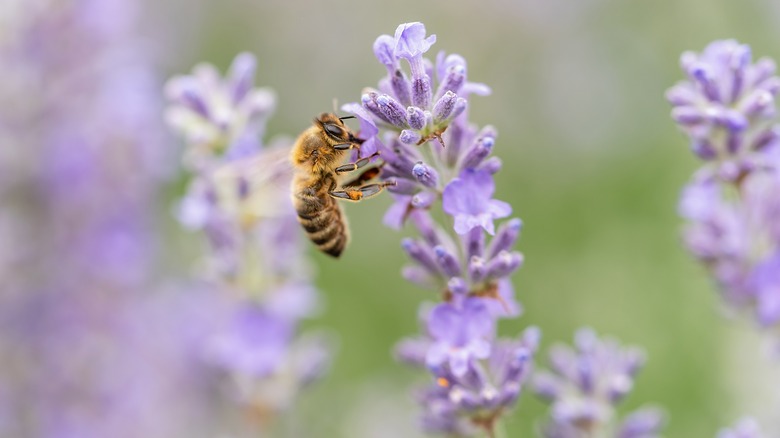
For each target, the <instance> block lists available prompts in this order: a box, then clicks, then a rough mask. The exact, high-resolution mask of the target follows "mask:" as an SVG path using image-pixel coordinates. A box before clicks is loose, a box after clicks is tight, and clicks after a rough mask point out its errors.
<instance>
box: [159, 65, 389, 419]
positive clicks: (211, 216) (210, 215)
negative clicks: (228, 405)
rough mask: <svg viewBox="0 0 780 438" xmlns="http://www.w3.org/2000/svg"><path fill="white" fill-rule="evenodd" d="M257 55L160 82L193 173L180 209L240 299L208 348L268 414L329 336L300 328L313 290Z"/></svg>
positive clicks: (319, 370)
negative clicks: (221, 69)
mask: <svg viewBox="0 0 780 438" xmlns="http://www.w3.org/2000/svg"><path fill="white" fill-rule="evenodd" d="M255 64H256V61H255V58H254V57H253V56H252V55H249V54H246V53H244V54H240V55H238V56H237V57H236V58H235V60H234V61H233V64H232V66H231V68H230V70H229V71H228V73H227V75H226V77H225V78H222V77H220V76H219V74H218V73H217V72H216V69H215V68H214V67H212V66H210V65H207V64H202V65H200V66H197V67H195V69H194V70H193V75H191V76H179V77H175V78H173V79H170V80H169V81H168V84H167V86H166V92H167V95H168V98H169V101H170V106H169V110H168V120H169V123H170V125H171V127H172V128H173V129H174V130H177V131H178V132H179V133H180V134H182V135H183V136H184V138H185V140H186V142H187V150H188V151H189V152H188V154H189V155H190V157H189V158H190V160H189V161H187V160H185V167H187V169H188V170H189V171H190V172H192V173H193V178H192V180H191V183H190V185H189V187H188V190H187V193H186V195H185V196H184V198H183V199H182V200H181V202H180V205H179V209H178V217H179V220H180V221H181V222H182V224H183V225H185V226H186V227H188V228H190V229H193V230H199V231H202V232H203V233H204V234H205V237H206V238H207V240H208V243H209V246H208V252H207V259H206V261H207V262H208V266H209V267H210V268H211V269H210V270H209V271H207V273H206V274H205V275H204V276H205V277H207V278H208V279H209V280H210V281H212V282H213V283H214V284H215V285H218V287H219V288H221V289H223V291H224V292H227V293H229V294H230V295H231V298H232V300H233V301H234V303H233V306H234V307H235V309H236V310H234V315H233V316H232V317H231V318H230V319H229V320H228V321H227V322H226V324H225V325H224V326H223V327H222V328H221V329H219V330H216V331H215V332H213V333H212V334H211V336H210V337H209V338H208V340H207V342H205V344H206V345H205V350H206V351H205V353H204V355H205V356H206V359H207V360H208V361H209V362H210V363H211V364H212V365H213V366H215V367H217V368H219V369H221V370H223V371H224V372H225V375H226V376H227V377H228V378H227V379H225V381H224V382H223V384H225V385H228V386H230V388H229V389H230V391H229V392H230V393H231V394H232V395H233V397H234V401H235V402H237V405H236V406H234V409H235V408H242V409H250V410H253V411H260V412H265V413H266V415H268V414H275V413H278V412H280V411H286V410H290V409H291V408H292V404H293V402H294V400H295V398H296V396H297V395H298V393H299V392H300V390H301V389H303V388H304V387H305V386H306V385H308V384H309V383H310V382H312V381H313V380H315V379H316V378H318V377H319V376H321V375H322V374H323V373H324V372H325V370H326V368H327V362H328V361H329V349H330V343H329V342H328V341H327V339H326V338H324V337H321V336H311V335H308V336H307V335H299V334H298V328H299V323H300V321H301V320H302V319H304V318H307V317H310V316H312V315H313V314H314V313H315V312H316V311H317V309H318V295H317V291H316V288H315V287H314V286H313V284H312V279H311V269H310V268H309V265H310V262H309V261H308V259H307V256H306V254H305V248H306V247H305V246H303V243H304V242H303V241H302V239H301V237H302V235H301V233H300V230H299V228H300V227H299V225H298V224H297V221H296V219H295V217H296V214H295V211H294V209H293V207H292V203H291V201H290V198H289V187H290V184H291V181H292V174H291V171H292V169H291V167H290V166H289V165H288V163H287V161H288V159H289V158H288V155H289V144H287V143H286V142H284V144H282V143H277V144H275V145H269V146H262V141H261V140H262V136H263V134H264V132H263V131H264V126H265V122H266V120H267V118H268V117H269V116H270V113H271V111H272V109H273V94H272V93H271V92H270V91H269V90H267V89H257V88H253V81H254V73H255ZM363 125H364V128H363V129H364V130H366V131H367V132H370V129H371V125H370V124H369V125H366V124H365V123H363ZM374 129H375V128H374ZM261 433H262V430H261Z"/></svg>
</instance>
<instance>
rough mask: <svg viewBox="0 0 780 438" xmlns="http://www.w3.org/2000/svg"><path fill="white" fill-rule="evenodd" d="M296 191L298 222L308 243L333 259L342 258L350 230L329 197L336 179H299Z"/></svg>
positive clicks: (297, 177)
mask: <svg viewBox="0 0 780 438" xmlns="http://www.w3.org/2000/svg"><path fill="white" fill-rule="evenodd" d="M293 187H294V189H295V190H294V192H293V204H294V206H295V211H296V212H297V213H298V222H300V223H301V225H302V226H303V229H304V230H306V233H307V234H308V235H309V239H311V241H312V242H314V244H315V245H317V248H319V249H320V250H321V251H322V252H324V253H325V254H328V255H331V256H333V257H338V256H339V255H341V252H342V251H344V247H346V246H347V242H348V241H349V230H348V228H347V220H346V217H345V216H344V214H343V212H342V211H341V207H340V206H339V204H338V203H337V202H336V200H335V199H333V198H332V197H331V196H330V195H329V194H328V191H330V190H333V189H334V188H335V187H336V182H335V179H334V178H333V177H332V176H330V175H328V176H326V177H324V178H322V179H307V178H305V177H300V176H296V177H295V180H294V181H293Z"/></svg>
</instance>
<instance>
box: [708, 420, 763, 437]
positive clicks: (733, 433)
mask: <svg viewBox="0 0 780 438" xmlns="http://www.w3.org/2000/svg"><path fill="white" fill-rule="evenodd" d="M717 437H718V438H763V437H764V434H763V433H762V432H761V428H760V427H759V426H758V423H756V421H755V420H754V419H752V418H743V419H741V420H739V421H738V422H737V423H736V424H735V425H734V427H731V428H728V429H726V428H724V429H721V430H720V431H719V432H718V435H717Z"/></svg>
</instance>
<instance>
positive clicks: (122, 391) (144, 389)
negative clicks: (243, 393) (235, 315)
mask: <svg viewBox="0 0 780 438" xmlns="http://www.w3.org/2000/svg"><path fill="white" fill-rule="evenodd" d="M17 6H20V5H11V6H10V7H11V12H12V15H13V19H11V20H3V21H4V30H3V35H4V36H3V38H2V42H0V60H2V63H3V65H4V66H5V68H4V71H3V81H2V83H0V96H2V97H3V98H2V100H3V102H4V103H5V105H4V106H3V108H2V109H0V137H2V138H3V140H4V143H6V144H8V145H12V146H14V147H11V148H10V150H13V151H14V153H13V154H10V155H9V154H5V156H4V159H3V160H0V161H3V163H2V164H1V165H0V166H2V167H3V168H2V170H0V173H3V174H4V176H3V185H4V186H3V188H2V190H0V192H2V196H3V198H4V199H3V200H4V201H8V202H4V203H3V205H4V213H6V215H7V216H8V217H12V218H13V219H11V220H10V221H6V219H5V218H4V219H3V222H4V224H3V226H4V227H5V226H8V227H9V228H11V230H10V231H9V230H3V232H4V233H8V234H11V235H14V236H18V237H14V238H13V240H12V241H11V242H8V241H6V240H4V241H3V246H4V247H5V246H7V244H8V243H11V244H13V245H12V246H11V247H12V248H17V245H15V244H16V243H17V242H16V239H23V240H24V241H25V244H24V248H23V250H21V251H19V250H16V249H15V252H18V255H17V256H15V258H14V259H9V260H7V259H6V257H0V260H2V261H0V263H2V264H3V265H4V266H0V272H3V273H4V274H5V273H10V272H13V273H12V274H10V275H6V276H4V280H3V282H4V285H3V287H2V292H0V302H1V303H0V309H2V310H0V327H2V331H1V332H0V345H2V346H3V347H2V348H0V362H2V363H3V364H10V365H12V366H3V367H0V387H2V388H3V389H2V392H3V394H2V396H3V397H4V398H6V397H7V399H5V400H3V401H0V405H2V408H0V409H2V410H4V411H5V412H4V413H10V414H11V416H10V417H5V415H3V416H4V417H5V418H4V420H7V421H8V423H6V424H3V425H0V429H3V430H2V432H0V434H2V435H8V436H38V437H66V436H79V437H97V436H112V437H119V438H121V437H131V436H179V435H181V436H189V435H191V434H192V433H194V432H195V429H197V426H194V425H195V424H198V425H199V426H203V427H206V428H210V427H211V426H212V425H213V423H212V422H213V421H214V415H213V414H211V413H209V412H208V411H206V410H203V408H204V407H205V405H206V402H207V401H208V400H210V399H211V396H212V395H213V393H210V388H209V386H210V385H211V384H212V383H213V380H212V378H211V377H210V376H211V374H212V373H209V372H206V370H205V369H204V367H203V366H200V365H201V364H200V363H199V362H198V361H197V359H196V356H195V355H193V354H191V353H192V351H191V350H189V348H188V347H190V346H191V345H192V343H191V342H189V341H191V340H192V339H191V338H190V337H189V335H190V334H191V332H197V335H196V336H194V337H198V338H201V339H202V337H201V336H200V335H202V334H203V333H204V332H208V328H209V326H210V324H211V322H212V321H211V317H218V315H219V306H217V305H215V304H214V302H209V300H201V299H200V297H199V296H198V295H199V294H198V293H197V292H196V291H195V290H193V289H194V288H187V290H186V291H185V290H179V289H178V288H177V289H176V290H171V291H167V290H166V291H162V290H161V288H160V287H159V285H157V284H155V283H154V281H153V278H154V277H155V275H156V274H155V273H154V271H155V270H156V268H155V265H156V264H157V262H158V261H159V260H158V259H159V256H158V254H159V250H160V246H159V245H158V244H156V242H157V241H158V240H159V239H158V236H157V230H156V229H155V225H154V224H155V222H156V221H155V218H156V213H155V211H154V209H155V207H156V206H157V204H158V200H157V199H156V198H157V196H158V195H157V194H158V193H160V192H161V189H160V184H161V182H162V181H161V180H162V177H164V176H167V172H168V171H169V170H170V168H171V167H172V166H167V165H161V164H160V163H165V162H166V160H164V159H162V158H164V156H165V155H166V153H164V152H161V151H166V150H169V149H170V148H166V144H165V142H164V141H163V140H164V136H163V135H162V132H163V130H164V129H163V124H162V122H161V121H160V120H159V112H160V109H161V106H162V102H161V99H160V96H159V84H158V83H157V79H156V72H155V66H154V65H153V64H152V62H151V61H152V60H151V58H150V55H149V50H147V49H148V48H147V47H145V46H144V44H143V43H142V41H140V40H139V39H138V37H137V36H135V35H136V34H137V30H138V24H139V23H138V18H139V15H138V12H139V10H138V3H137V2H133V1H126V0H107V1H102V0H80V1H74V2H63V3H58V4H57V5H53V4H51V2H46V1H38V0H32V1H29V2H25V4H24V5H23V7H17ZM8 11H9V10H8V9H7V8H4V10H3V13H6V12H8ZM4 18H8V17H6V16H4ZM50 42H56V44H50ZM63 47H67V48H68V50H62V48H63ZM6 159H8V160H6ZM6 183H7V185H6ZM6 215H4V216H6ZM17 231H19V233H17ZM20 241H21V240H20ZM6 262H9V265H7V266H5V263H6ZM184 292H186V295H185V293H184ZM163 297H165V298H163ZM183 297H186V299H183ZM168 298H169V299H168ZM190 306H192V307H193V308H190ZM198 309H208V310H209V311H210V312H211V313H209V314H206V315H200V316H201V317H200V318H197V319H191V318H190V315H189V314H188V312H189V311H190V310H192V311H193V313H195V312H197V310H198ZM171 406H176V409H171ZM0 415H2V414H0ZM196 419H197V421H195V420H196ZM128 425H132V427H128ZM6 432H8V433H6Z"/></svg>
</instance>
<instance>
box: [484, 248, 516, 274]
mask: <svg viewBox="0 0 780 438" xmlns="http://www.w3.org/2000/svg"><path fill="white" fill-rule="evenodd" d="M522 264H523V255H522V254H520V253H519V252H516V251H514V252H507V251H501V252H499V253H498V255H496V257H494V258H493V259H491V260H490V261H489V262H488V264H487V277H488V278H492V279H499V278H504V277H508V276H509V275H510V274H512V272H514V271H515V270H516V269H517V268H519V267H520V265H522Z"/></svg>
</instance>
